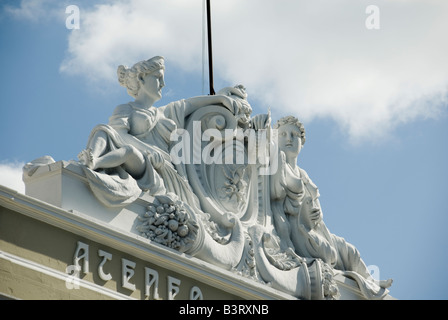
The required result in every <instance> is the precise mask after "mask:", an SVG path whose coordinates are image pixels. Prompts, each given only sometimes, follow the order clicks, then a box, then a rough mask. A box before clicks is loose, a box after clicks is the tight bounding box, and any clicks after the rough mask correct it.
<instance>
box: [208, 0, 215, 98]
mask: <svg viewBox="0 0 448 320" xmlns="http://www.w3.org/2000/svg"><path fill="white" fill-rule="evenodd" d="M207 33H208V78H209V83H210V95H214V94H215V89H213V57H212V22H211V14H210V0H207Z"/></svg>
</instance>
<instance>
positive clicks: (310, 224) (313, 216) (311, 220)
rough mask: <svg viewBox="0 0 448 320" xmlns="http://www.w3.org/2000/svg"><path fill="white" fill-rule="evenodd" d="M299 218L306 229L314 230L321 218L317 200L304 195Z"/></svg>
mask: <svg viewBox="0 0 448 320" xmlns="http://www.w3.org/2000/svg"><path fill="white" fill-rule="evenodd" d="M300 216H301V222H302V223H303V224H304V225H305V226H306V227H307V228H308V229H312V228H314V227H315V226H316V224H317V223H318V222H319V221H320V218H321V216H322V213H321V209H320V203H319V199H318V198H314V199H313V197H312V196H311V195H309V194H306V195H305V196H304V198H303V199H302V202H301V205H300Z"/></svg>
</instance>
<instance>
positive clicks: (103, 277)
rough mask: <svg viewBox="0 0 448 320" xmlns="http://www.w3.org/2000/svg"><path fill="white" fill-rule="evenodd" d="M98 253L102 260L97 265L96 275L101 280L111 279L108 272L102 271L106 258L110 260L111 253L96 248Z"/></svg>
mask: <svg viewBox="0 0 448 320" xmlns="http://www.w3.org/2000/svg"><path fill="white" fill-rule="evenodd" d="M98 255H99V256H100V257H103V260H102V261H101V263H100V265H99V266H98V275H99V276H100V278H101V280H104V281H109V280H110V279H112V275H111V274H110V273H108V274H106V273H104V270H103V267H104V264H105V263H106V261H107V260H112V254H111V253H109V252H106V251H103V250H98Z"/></svg>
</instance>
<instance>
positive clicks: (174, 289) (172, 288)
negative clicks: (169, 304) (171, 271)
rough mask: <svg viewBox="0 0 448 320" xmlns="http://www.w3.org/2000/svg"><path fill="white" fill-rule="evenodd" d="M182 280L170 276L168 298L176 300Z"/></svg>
mask: <svg viewBox="0 0 448 320" xmlns="http://www.w3.org/2000/svg"><path fill="white" fill-rule="evenodd" d="M179 286H180V280H179V279H176V278H173V277H170V276H168V300H174V297H175V296H177V294H178V293H179V290H180V289H179Z"/></svg>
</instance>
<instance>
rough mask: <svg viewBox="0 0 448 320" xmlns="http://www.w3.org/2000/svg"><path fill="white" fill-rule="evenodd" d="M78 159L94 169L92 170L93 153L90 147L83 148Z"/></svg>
mask: <svg viewBox="0 0 448 320" xmlns="http://www.w3.org/2000/svg"><path fill="white" fill-rule="evenodd" d="M78 159H79V162H80V163H81V164H83V165H85V166H86V167H87V168H89V169H92V170H93V169H94V163H93V154H92V150H91V149H90V148H89V149H85V150H82V151H81V152H80V153H79V154H78Z"/></svg>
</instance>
